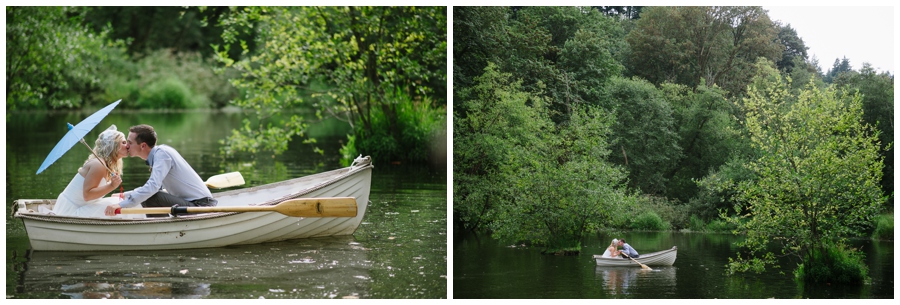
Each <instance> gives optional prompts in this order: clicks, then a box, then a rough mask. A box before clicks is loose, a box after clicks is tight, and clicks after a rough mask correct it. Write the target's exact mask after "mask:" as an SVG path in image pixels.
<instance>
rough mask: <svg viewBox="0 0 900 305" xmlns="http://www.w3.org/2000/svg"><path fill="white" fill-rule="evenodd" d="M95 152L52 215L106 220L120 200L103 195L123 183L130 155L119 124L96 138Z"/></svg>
mask: <svg viewBox="0 0 900 305" xmlns="http://www.w3.org/2000/svg"><path fill="white" fill-rule="evenodd" d="M92 150H93V153H91V154H90V155H89V156H88V158H87V160H86V161H84V164H83V165H82V166H81V167H80V168H78V172H77V173H75V177H73V178H72V181H70V182H69V185H68V186H66V188H65V190H63V192H62V193H60V194H59V197H56V204H55V205H54V206H53V214H56V215H60V216H76V217H103V216H104V210H105V209H106V206H108V205H110V204H113V203H116V202H118V201H119V198H115V197H110V198H103V196H105V195H106V194H108V193H109V192H112V190H114V189H116V188H117V187H119V185H121V184H122V158H124V157H126V156H127V155H128V149H127V144H126V141H125V134H123V133H122V132H121V131H118V129H117V128H116V125H112V126H109V128H107V129H106V130H104V131H103V132H101V133H100V136H98V137H97V141H95V142H94V148H93V149H92ZM95 155H96V156H95ZM107 168H109V169H107ZM110 170H112V172H110Z"/></svg>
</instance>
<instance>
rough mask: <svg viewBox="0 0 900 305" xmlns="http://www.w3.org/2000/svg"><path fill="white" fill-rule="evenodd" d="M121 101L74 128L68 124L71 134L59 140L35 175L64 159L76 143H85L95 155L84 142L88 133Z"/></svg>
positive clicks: (92, 151) (104, 108) (101, 110)
mask: <svg viewBox="0 0 900 305" xmlns="http://www.w3.org/2000/svg"><path fill="white" fill-rule="evenodd" d="M121 101H122V100H118V101H116V102H115V103H112V104H109V106H106V107H103V109H100V110H99V111H97V112H94V114H92V115H91V116H89V117H87V118H86V119H84V120H83V121H81V123H78V125H75V126H72V124H70V123H66V125H69V132H68V133H66V135H64V136H63V138H62V139H60V140H59V143H56V146H55V147H53V150H51V151H50V154H49V155H47V158H46V159H44V163H42V164H41V168H39V169H38V170H37V173H35V175H37V174H40V173H41V172H43V171H44V170H45V169H47V167H49V166H50V164H53V162H56V160H59V158H60V157H62V155H64V154H65V153H66V152H67V151H69V149H71V148H72V146H75V143H78V142H81V143H83V144H84V145H85V146H87V147H88V149H89V150H90V151H91V153H92V154H93V153H94V150H93V149H91V146H90V145H87V143H85V142H84V136H85V135H87V133H88V132H90V131H91V129H94V127H96V126H97V124H100V121H102V120H103V118H105V117H106V115H107V114H109V112H110V111H112V110H113V108H116V105H118V104H119V102H121ZM95 156H96V155H95ZM98 159H99V157H98ZM104 166H105V165H104ZM107 170H109V168H107ZM110 172H112V170H110Z"/></svg>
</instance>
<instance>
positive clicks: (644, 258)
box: [593, 238, 678, 269]
mask: <svg viewBox="0 0 900 305" xmlns="http://www.w3.org/2000/svg"><path fill="white" fill-rule="evenodd" d="M619 247H621V248H622V249H619ZM677 254H678V247H675V246H673V247H672V249H668V250H663V251H657V252H653V253H647V254H638V252H637V251H635V250H634V248H632V247H631V245H629V244H628V243H626V242H625V239H624V238H623V239H613V240H612V242H611V243H610V244H609V247H607V248H606V251H604V252H603V254H602V255H594V256H593V257H594V260H596V261H597V266H609V267H627V266H634V267H637V266H641V267H642V268H644V269H649V268H648V267H647V266H671V265H672V264H674V263H675V256H676V255H677Z"/></svg>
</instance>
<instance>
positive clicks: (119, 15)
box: [84, 6, 256, 59]
mask: <svg viewBox="0 0 900 305" xmlns="http://www.w3.org/2000/svg"><path fill="white" fill-rule="evenodd" d="M231 12H232V10H231V9H230V8H229V7H227V6H210V7H197V6H99V7H91V8H90V9H88V10H87V12H86V13H85V16H84V23H85V24H86V25H88V26H89V27H90V28H92V29H93V30H95V31H98V32H99V31H101V30H103V29H104V28H106V27H107V26H109V29H110V31H109V37H110V38H111V39H121V40H128V41H129V43H128V54H129V55H131V56H134V57H138V58H140V57H143V56H144V55H147V54H150V53H152V52H153V51H156V50H159V49H172V50H173V51H175V52H176V53H181V52H195V53H200V54H202V55H203V57H204V58H210V57H211V56H212V55H213V54H214V51H215V50H213V49H212V48H211V47H210V45H213V44H218V45H221V44H222V43H223V41H222V31H223V27H220V26H216V25H218V24H219V20H220V19H222V18H225V15H227V14H230V13H231ZM249 34H252V33H248V35H249ZM242 38H243V40H244V41H246V43H247V44H248V45H247V46H248V48H250V49H251V50H253V49H254V48H255V45H254V44H255V42H256V41H255V40H253V38H252V37H250V36H244V37H242ZM231 51H232V52H231V54H229V55H230V56H231V58H233V59H238V58H239V57H240V55H241V54H240V51H241V50H240V48H239V45H233V46H232V50H231Z"/></svg>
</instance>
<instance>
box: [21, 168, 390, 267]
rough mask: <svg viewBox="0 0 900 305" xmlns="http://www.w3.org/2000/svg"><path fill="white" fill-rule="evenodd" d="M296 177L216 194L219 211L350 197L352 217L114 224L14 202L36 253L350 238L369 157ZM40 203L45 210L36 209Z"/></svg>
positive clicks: (365, 198) (216, 216)
mask: <svg viewBox="0 0 900 305" xmlns="http://www.w3.org/2000/svg"><path fill="white" fill-rule="evenodd" d="M357 161H358V162H359V163H357V162H354V165H353V166H351V167H347V168H343V169H338V170H333V171H329V172H324V173H320V174H315V175H311V176H305V177H300V178H296V179H291V180H286V181H281V182H276V183H272V184H266V185H261V186H254V187H249V188H244V189H238V190H232V191H227V192H221V193H214V194H213V196H214V197H215V198H216V199H217V200H218V201H219V203H218V206H248V205H259V206H262V205H276V204H278V203H280V202H282V201H284V200H288V199H294V198H319V197H354V198H356V204H357V208H358V210H357V215H356V217H289V216H285V215H282V214H280V213H278V212H244V213H206V214H193V215H185V216H177V217H162V218H146V219H117V218H82V217H65V216H57V215H51V214H46V213H41V212H40V211H41V210H44V211H46V210H49V209H52V205H53V204H54V203H55V200H46V199H45V200H29V199H20V200H17V201H16V202H17V204H18V207H19V209H18V211H17V212H16V214H15V216H16V217H17V218H21V219H22V221H23V222H24V224H25V229H26V231H27V233H28V238H29V241H30V242H31V248H32V249H33V250H40V251H123V250H164V249H193V248H210V247H222V246H229V245H242V244H256V243H264V242H273V241H282V240H289V239H297V238H308V237H320V236H334V235H350V234H353V232H354V231H356V228H357V227H358V226H359V224H360V223H361V222H362V218H363V216H364V215H365V212H366V207H367V206H368V202H369V191H370V187H371V184H372V169H373V166H372V164H371V159H369V157H365V158H360V159H357ZM41 205H43V206H44V209H41V208H40V206H41Z"/></svg>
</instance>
